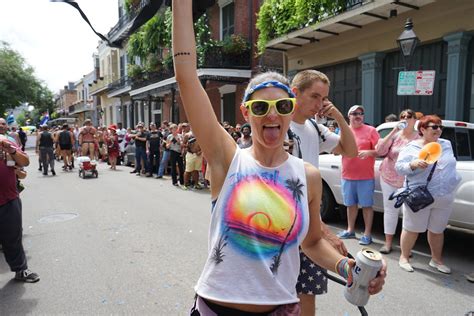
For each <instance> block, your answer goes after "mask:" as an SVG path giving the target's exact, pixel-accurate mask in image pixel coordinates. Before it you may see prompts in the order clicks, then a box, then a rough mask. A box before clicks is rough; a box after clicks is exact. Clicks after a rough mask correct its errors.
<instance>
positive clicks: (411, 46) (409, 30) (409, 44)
mask: <svg viewBox="0 0 474 316" xmlns="http://www.w3.org/2000/svg"><path fill="white" fill-rule="evenodd" d="M419 42H420V40H419V39H418V37H417V36H416V34H415V32H414V31H413V21H412V20H411V18H408V19H407V21H406V22H405V30H403V32H402V34H400V36H399V37H398V38H397V44H398V47H399V48H400V52H401V53H402V56H403V63H404V65H405V70H406V71H408V70H410V65H411V59H412V57H413V55H414V53H415V48H416V46H417V45H418V43H419Z"/></svg>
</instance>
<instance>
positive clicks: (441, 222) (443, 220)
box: [402, 193, 454, 234]
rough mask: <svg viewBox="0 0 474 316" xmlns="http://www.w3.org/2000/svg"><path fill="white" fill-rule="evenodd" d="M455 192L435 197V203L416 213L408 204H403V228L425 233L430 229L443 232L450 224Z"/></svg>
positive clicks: (439, 232)
mask: <svg viewBox="0 0 474 316" xmlns="http://www.w3.org/2000/svg"><path fill="white" fill-rule="evenodd" d="M453 203H454V193H450V194H446V195H444V196H439V197H435V199H434V203H433V204H431V205H430V206H428V207H426V208H424V209H421V210H419V211H418V212H416V213H414V212H413V211H412V210H411V209H410V208H409V207H408V206H407V205H406V204H403V206H402V210H403V229H405V230H407V231H410V232H414V233H424V232H425V231H426V230H429V231H430V232H432V233H435V234H441V233H442V232H444V230H445V229H446V226H447V225H448V220H449V217H450V216H451V213H452V212H453Z"/></svg>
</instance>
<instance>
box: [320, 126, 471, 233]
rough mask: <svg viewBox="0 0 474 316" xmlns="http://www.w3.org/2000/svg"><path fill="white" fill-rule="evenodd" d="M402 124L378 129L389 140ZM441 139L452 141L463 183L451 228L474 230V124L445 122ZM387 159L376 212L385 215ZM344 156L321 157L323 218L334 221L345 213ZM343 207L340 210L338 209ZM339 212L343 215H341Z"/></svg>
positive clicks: (377, 190) (377, 185)
mask: <svg viewBox="0 0 474 316" xmlns="http://www.w3.org/2000/svg"><path fill="white" fill-rule="evenodd" d="M397 123H398V122H390V123H383V124H381V125H379V126H378V127H377V131H378V132H379V134H380V137H381V138H383V137H385V136H386V135H387V134H388V133H390V131H391V130H392V129H393V128H394V127H395V125H397ZM443 126H444V127H445V128H444V129H443V134H442V135H441V138H444V139H448V140H450V141H451V144H452V146H453V151H454V155H455V156H456V159H457V165H456V169H457V171H458V172H459V173H460V174H461V176H462V181H461V183H460V184H459V186H458V188H457V190H456V193H455V194H456V196H455V199H454V210H453V213H452V215H451V218H450V219H449V224H450V225H452V226H456V227H461V228H466V229H470V230H474V124H472V123H465V122H456V121H447V120H443ZM382 159H383V158H377V159H376V160H375V193H374V210H375V211H377V212H383V199H382V190H381V188H380V180H379V166H380V164H381V163H382ZM341 166H342V163H341V156H335V155H332V154H327V155H321V156H320V157H319V169H320V171H321V176H322V178H323V198H322V202H321V217H322V218H323V220H327V221H330V220H334V219H337V218H338V217H339V215H341V212H345V207H340V206H341V205H343V202H342V201H343V199H342V192H341ZM338 206H339V207H338ZM338 210H339V211H338Z"/></svg>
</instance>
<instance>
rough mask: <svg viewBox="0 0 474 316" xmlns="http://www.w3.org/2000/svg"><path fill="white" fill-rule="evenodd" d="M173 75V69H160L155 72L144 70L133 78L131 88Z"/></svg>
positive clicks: (144, 85) (137, 87)
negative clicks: (144, 71)
mask: <svg viewBox="0 0 474 316" xmlns="http://www.w3.org/2000/svg"><path fill="white" fill-rule="evenodd" d="M172 77H174V69H173V68H171V69H162V70H159V71H155V72H146V73H144V74H143V75H141V76H137V77H135V78H133V81H132V89H139V88H141V87H146V86H148V85H150V84H152V83H156V82H160V81H163V80H166V79H169V78H172Z"/></svg>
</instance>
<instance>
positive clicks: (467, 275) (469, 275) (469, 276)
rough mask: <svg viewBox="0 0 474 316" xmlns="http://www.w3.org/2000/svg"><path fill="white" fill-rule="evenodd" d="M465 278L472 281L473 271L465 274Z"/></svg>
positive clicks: (473, 277)
mask: <svg viewBox="0 0 474 316" xmlns="http://www.w3.org/2000/svg"><path fill="white" fill-rule="evenodd" d="M464 276H465V277H466V280H468V281H469V282H471V283H474V272H473V273H471V274H465V275H464Z"/></svg>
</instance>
